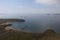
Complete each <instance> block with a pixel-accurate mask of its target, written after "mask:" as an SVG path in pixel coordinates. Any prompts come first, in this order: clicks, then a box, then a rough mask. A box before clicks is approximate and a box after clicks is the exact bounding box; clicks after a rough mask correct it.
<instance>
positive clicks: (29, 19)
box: [11, 14, 60, 33]
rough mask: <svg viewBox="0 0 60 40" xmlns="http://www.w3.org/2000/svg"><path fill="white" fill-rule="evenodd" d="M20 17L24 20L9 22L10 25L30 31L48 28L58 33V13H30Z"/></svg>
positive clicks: (59, 18) (34, 31)
mask: <svg viewBox="0 0 60 40" xmlns="http://www.w3.org/2000/svg"><path fill="white" fill-rule="evenodd" d="M22 17H23V19H24V20H25V22H11V23H12V26H11V27H13V28H16V29H19V30H23V31H25V32H31V33H42V32H44V31H46V30H48V29H52V30H54V31H55V32H57V33H60V15H54V14H30V15H23V16H22ZM22 17H21V18H22Z"/></svg>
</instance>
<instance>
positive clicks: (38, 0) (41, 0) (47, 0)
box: [35, 0, 60, 4]
mask: <svg viewBox="0 0 60 40" xmlns="http://www.w3.org/2000/svg"><path fill="white" fill-rule="evenodd" d="M35 2H36V3H40V4H59V3H60V1H59V0H35Z"/></svg>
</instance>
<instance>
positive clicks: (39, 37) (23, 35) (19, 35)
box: [0, 31, 60, 40]
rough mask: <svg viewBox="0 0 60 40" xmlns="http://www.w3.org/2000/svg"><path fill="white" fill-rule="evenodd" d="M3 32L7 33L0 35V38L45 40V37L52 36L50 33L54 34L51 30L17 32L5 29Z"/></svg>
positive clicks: (9, 39) (8, 39)
mask: <svg viewBox="0 0 60 40" xmlns="http://www.w3.org/2000/svg"><path fill="white" fill-rule="evenodd" d="M5 32H7V33H6V34H4V35H2V36H0V40H46V38H48V37H50V38H51V37H52V36H53V35H51V34H52V33H53V34H55V32H53V31H49V32H48V31H46V32H44V33H27V32H19V31H5ZM46 33H47V34H46ZM0 35H1V34H0ZM56 35H57V34H56ZM56 35H54V36H53V37H55V36H56ZM47 36H48V37H47ZM59 38H60V36H59Z"/></svg>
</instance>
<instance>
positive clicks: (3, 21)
mask: <svg viewBox="0 0 60 40" xmlns="http://www.w3.org/2000/svg"><path fill="white" fill-rule="evenodd" d="M5 22H25V20H24V19H0V23H5Z"/></svg>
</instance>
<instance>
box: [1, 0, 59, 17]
mask: <svg viewBox="0 0 60 40" xmlns="http://www.w3.org/2000/svg"><path fill="white" fill-rule="evenodd" d="M44 13H60V0H0V17H5V16H6V15H12V16H13V15H14V16H15V15H22V14H44Z"/></svg>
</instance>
